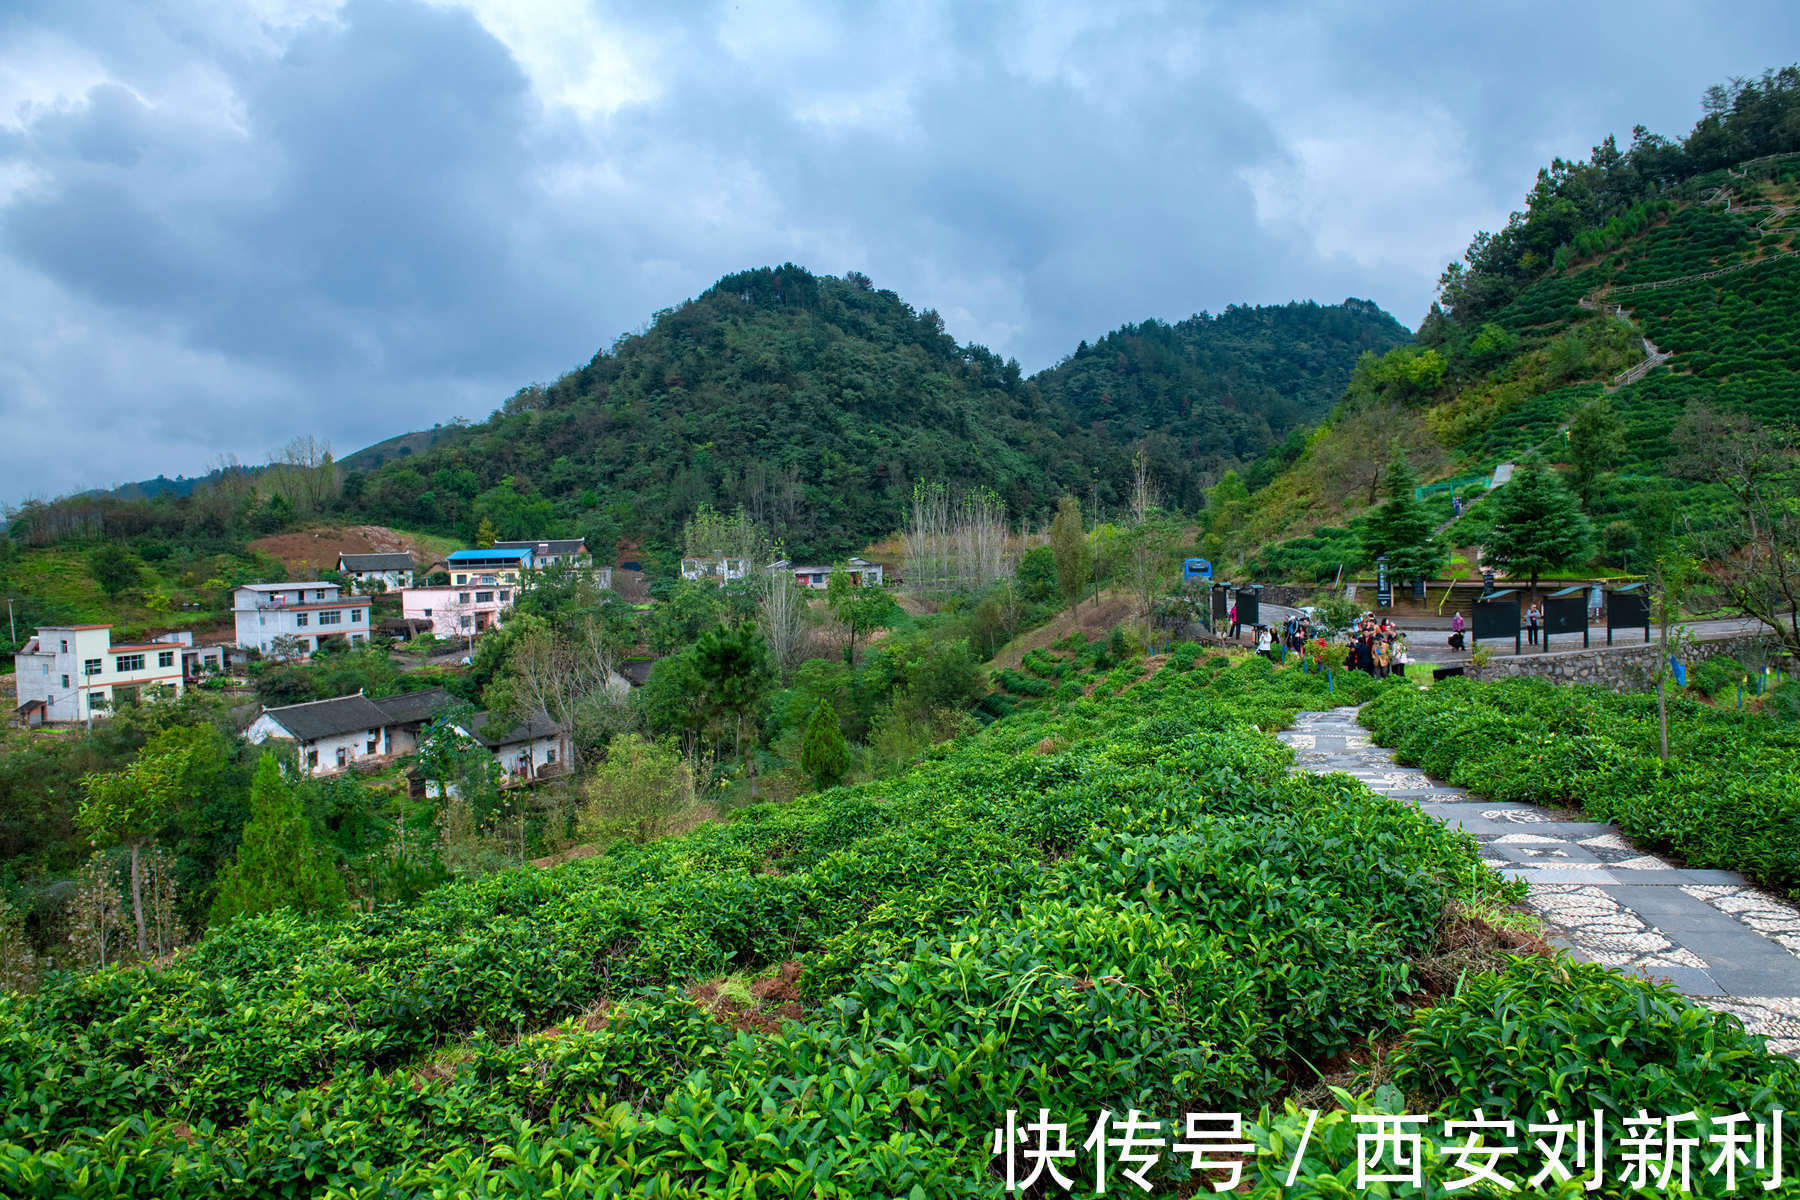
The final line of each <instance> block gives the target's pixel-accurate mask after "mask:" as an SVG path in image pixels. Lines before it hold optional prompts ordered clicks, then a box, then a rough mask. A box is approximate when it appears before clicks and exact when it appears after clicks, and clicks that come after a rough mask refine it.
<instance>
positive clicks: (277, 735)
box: [244, 688, 452, 776]
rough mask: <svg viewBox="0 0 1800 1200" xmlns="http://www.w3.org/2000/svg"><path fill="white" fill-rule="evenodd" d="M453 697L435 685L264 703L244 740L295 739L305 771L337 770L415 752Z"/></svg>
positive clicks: (332, 772) (256, 742)
mask: <svg viewBox="0 0 1800 1200" xmlns="http://www.w3.org/2000/svg"><path fill="white" fill-rule="evenodd" d="M451 702H452V701H451V697H450V695H449V693H447V692H445V691H444V690H443V689H442V688H430V689H427V690H424V691H418V692H401V693H400V694H399V695H396V696H383V697H381V698H379V699H371V698H369V697H368V696H365V695H363V694H362V693H361V692H358V693H356V694H355V695H354V696H336V697H333V698H332V699H330V700H310V701H307V702H306V703H304V704H289V705H285V706H283V707H281V708H265V709H263V711H262V713H261V714H260V715H259V716H258V717H257V718H256V720H254V721H252V722H251V723H250V728H248V729H246V730H245V731H244V739H245V740H246V741H248V742H250V743H251V744H253V745H258V746H260V745H263V744H264V743H266V742H270V741H285V742H292V743H293V744H294V748H295V750H296V751H297V754H298V758H299V761H300V770H301V771H302V772H303V773H305V774H308V775H318V776H324V775H335V774H337V773H338V772H339V771H343V770H346V769H348V768H349V767H350V766H352V765H353V764H355V763H358V762H363V761H366V760H369V759H379V758H392V757H394V756H396V755H401V754H412V753H414V752H416V751H417V750H418V748H419V731H420V730H421V729H422V728H423V727H424V726H425V725H426V724H427V723H428V722H430V721H431V719H432V718H433V717H435V716H436V715H437V714H438V713H439V712H442V711H443V710H444V709H445V708H447V707H448V706H449V705H450V704H451Z"/></svg>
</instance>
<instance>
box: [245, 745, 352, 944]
mask: <svg viewBox="0 0 1800 1200" xmlns="http://www.w3.org/2000/svg"><path fill="white" fill-rule="evenodd" d="M348 904H349V896H348V894H347V893H346V892H345V891H344V881H343V880H342V879H341V878H339V876H338V873H337V872H336V871H335V870H333V869H332V866H331V864H330V863H329V862H328V861H327V860H326V858H325V855H324V854H323V853H322V852H321V851H320V849H319V847H318V845H317V844H316V843H315V842H314V841H313V836H312V826H310V825H309V824H307V821H306V813H305V811H304V810H303V809H302V808H301V807H300V799H299V797H298V796H296V795H294V789H293V788H291V787H289V786H288V783H287V780H285V779H283V778H282V777H281V765H280V764H279V763H278V762H276V761H275V756H274V755H273V754H264V755H263V756H262V761H261V762H259V763H257V765H256V778H255V779H254V780H253V781H252V782H251V784H250V820H249V821H248V822H247V823H246V824H245V825H244V840H243V842H242V843H241V844H239V846H238V852H237V861H236V862H234V863H232V864H231V865H230V866H228V867H226V868H225V870H224V871H223V872H222V873H221V874H220V876H219V895H218V898H217V899H216V900H214V901H213V906H212V915H211V923H212V924H214V925H223V924H225V923H226V922H227V921H230V920H231V919H232V918H233V917H239V916H248V915H251V914H254V913H264V912H271V911H273V910H274V909H277V908H291V909H294V910H296V911H298V912H302V913H309V914H320V915H327V916H329V915H333V914H336V913H340V912H342V911H343V910H344V908H345V907H346V906H347V905H348Z"/></svg>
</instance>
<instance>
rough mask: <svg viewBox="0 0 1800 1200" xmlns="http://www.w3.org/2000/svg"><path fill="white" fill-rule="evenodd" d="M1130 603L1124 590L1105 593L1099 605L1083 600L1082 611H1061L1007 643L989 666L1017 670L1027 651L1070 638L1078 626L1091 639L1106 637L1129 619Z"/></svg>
mask: <svg viewBox="0 0 1800 1200" xmlns="http://www.w3.org/2000/svg"><path fill="white" fill-rule="evenodd" d="M1131 606H1132V599H1131V597H1130V596H1128V595H1126V594H1124V593H1123V592H1104V593H1102V594H1101V596H1100V601H1099V603H1097V604H1096V603H1095V602H1094V601H1092V600H1083V601H1082V602H1081V609H1080V611H1078V612H1076V613H1074V614H1070V613H1068V612H1066V611H1065V612H1060V613H1058V614H1056V616H1054V617H1052V618H1051V619H1050V620H1049V621H1046V622H1045V623H1044V624H1042V625H1040V626H1038V627H1037V628H1036V629H1033V630H1032V631H1031V632H1029V633H1023V634H1020V635H1019V636H1018V637H1016V638H1014V639H1013V640H1012V641H1010V642H1008V643H1007V644H1006V645H1005V646H1004V647H1003V648H1002V649H1001V651H1000V653H998V654H996V655H994V658H993V661H992V662H990V663H988V666H990V667H994V668H996V669H998V668H1000V667H1011V668H1012V669H1013V670H1015V671H1016V670H1018V669H1019V666H1020V664H1021V663H1023V662H1024V660H1025V652H1026V651H1028V650H1041V649H1043V648H1044V647H1046V646H1049V645H1051V644H1052V643H1055V642H1059V641H1061V640H1062V639H1063V638H1066V637H1068V636H1069V632H1070V631H1071V630H1075V629H1079V630H1080V631H1081V632H1082V633H1084V634H1086V635H1087V636H1088V639H1089V640H1090V641H1091V640H1092V639H1094V638H1096V637H1104V636H1106V635H1107V634H1109V633H1111V632H1112V631H1113V630H1114V629H1117V628H1118V627H1119V626H1121V625H1123V624H1124V623H1125V622H1126V621H1127V620H1129V619H1130V617H1131Z"/></svg>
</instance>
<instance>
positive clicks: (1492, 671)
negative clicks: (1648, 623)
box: [1481, 632, 1772, 692]
mask: <svg viewBox="0 0 1800 1200" xmlns="http://www.w3.org/2000/svg"><path fill="white" fill-rule="evenodd" d="M1600 636H1601V637H1602V638H1604V637H1605V636H1606V635H1605V634H1604V633H1602V634H1601V635H1600ZM1655 636H1656V635H1655V633H1654V632H1653V633H1652V634H1651V638H1652V639H1653V640H1652V641H1651V642H1650V644H1649V645H1645V644H1644V643H1642V642H1631V643H1626V644H1624V645H1620V643H1619V641H1618V635H1616V634H1615V635H1614V641H1613V644H1612V646H1611V647H1610V648H1609V647H1607V645H1606V644H1605V642H1604V641H1602V642H1601V643H1600V644H1599V645H1598V646H1595V647H1592V648H1590V649H1587V650H1555V651H1552V652H1551V653H1549V654H1534V653H1532V652H1531V650H1530V649H1529V648H1527V649H1526V651H1525V653H1523V654H1519V655H1511V654H1508V655H1505V656H1503V657H1501V656H1497V657H1495V658H1494V660H1493V661H1492V662H1490V663H1489V664H1488V665H1487V667H1486V668H1485V669H1484V670H1483V671H1482V673H1481V677H1482V678H1483V679H1507V678H1511V677H1513V676H1516V675H1530V676H1535V677H1537V678H1540V679H1548V680H1551V681H1552V682H1555V683H1591V684H1595V685H1597V686H1599V687H1604V688H1610V689H1612V690H1613V691H1615V692H1631V691H1639V690H1641V689H1643V688H1647V687H1649V686H1650V683H1651V680H1652V677H1653V676H1654V674H1655V672H1656V663H1657V645H1656V642H1655V641H1654V638H1655ZM1759 646H1760V647H1761V648H1762V650H1763V652H1764V653H1768V652H1770V651H1771V650H1772V646H1771V645H1770V643H1769V642H1768V641H1766V640H1763V639H1759V638H1757V637H1754V636H1746V635H1743V634H1733V635H1728V636H1725V637H1720V638H1713V639H1710V640H1702V641H1700V642H1699V643H1698V644H1697V645H1696V646H1695V647H1694V649H1693V651H1692V652H1691V653H1690V654H1689V656H1688V661H1689V662H1690V663H1695V662H1701V661H1703V660H1705V659H1708V658H1716V657H1718V656H1719V655H1721V654H1725V655H1730V656H1731V657H1733V658H1737V657H1739V656H1741V655H1743V654H1746V653H1749V652H1750V651H1751V650H1752V649H1753V648H1756V647H1759Z"/></svg>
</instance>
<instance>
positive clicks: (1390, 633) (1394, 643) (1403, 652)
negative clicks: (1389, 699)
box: [1349, 613, 1410, 679]
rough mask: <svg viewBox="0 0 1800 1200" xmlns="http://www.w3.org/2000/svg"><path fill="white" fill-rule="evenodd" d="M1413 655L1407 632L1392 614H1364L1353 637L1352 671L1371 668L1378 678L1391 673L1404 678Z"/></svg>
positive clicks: (1350, 664)
mask: <svg viewBox="0 0 1800 1200" xmlns="http://www.w3.org/2000/svg"><path fill="white" fill-rule="evenodd" d="M1409 658H1410V655H1409V654H1408V653H1407V648H1406V632H1405V631H1404V630H1402V629H1401V628H1400V627H1399V626H1397V625H1395V624H1394V621H1393V618H1392V617H1380V618H1377V617H1376V616H1375V614H1374V613H1364V614H1363V615H1362V619H1361V620H1360V621H1358V622H1357V623H1356V628H1355V631H1354V633H1353V635H1352V637H1351V639H1350V659H1349V667H1350V669H1351V670H1353V671H1367V672H1368V673H1369V674H1371V675H1373V676H1374V677H1375V678H1377V679H1386V678H1387V677H1388V676H1389V675H1398V676H1402V677H1404V676H1405V674H1406V664H1407V662H1408V660H1409Z"/></svg>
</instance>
